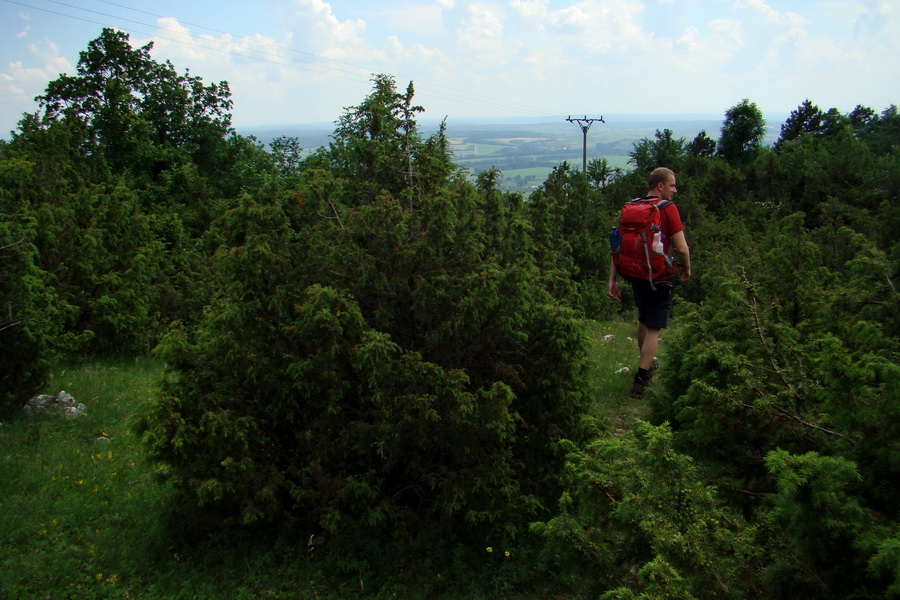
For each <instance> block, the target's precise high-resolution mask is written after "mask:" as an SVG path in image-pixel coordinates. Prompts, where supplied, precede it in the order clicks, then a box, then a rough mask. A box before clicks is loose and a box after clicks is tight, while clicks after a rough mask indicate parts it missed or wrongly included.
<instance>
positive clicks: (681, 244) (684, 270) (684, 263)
mask: <svg viewBox="0 0 900 600" xmlns="http://www.w3.org/2000/svg"><path fill="white" fill-rule="evenodd" d="M672 246H673V247H674V248H675V254H676V255H677V256H678V264H679V265H680V269H679V270H680V271H681V277H680V279H681V281H687V280H688V279H690V278H691V249H690V248H688V244H687V238H686V237H684V231H679V232H678V233H676V234H675V235H673V236H672Z"/></svg>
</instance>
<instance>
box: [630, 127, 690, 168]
mask: <svg viewBox="0 0 900 600" xmlns="http://www.w3.org/2000/svg"><path fill="white" fill-rule="evenodd" d="M674 135H675V134H674V133H673V132H672V130H671V129H663V130H662V131H660V130H659V129H657V130H656V135H655V139H653V140H650V139H647V138H644V139H642V140H641V141H640V142H638V143H637V144H635V145H634V150H633V151H631V152H629V153H628V156H629V157H630V158H629V160H628V162H629V163H631V164H633V165H634V167H635V170H636V171H638V172H640V173H650V171H652V170H653V169H655V168H656V167H668V168H670V169H672V170H674V171H676V172H677V171H678V170H679V169H680V167H681V163H682V160H683V159H684V156H685V144H684V138H675V137H674Z"/></svg>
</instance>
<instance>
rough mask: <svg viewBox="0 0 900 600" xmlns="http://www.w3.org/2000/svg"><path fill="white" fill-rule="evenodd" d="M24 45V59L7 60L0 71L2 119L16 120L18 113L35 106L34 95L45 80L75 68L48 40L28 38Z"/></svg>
mask: <svg viewBox="0 0 900 600" xmlns="http://www.w3.org/2000/svg"><path fill="white" fill-rule="evenodd" d="M27 49H28V54H29V61H28V62H25V61H21V60H17V61H11V62H9V63H7V64H6V67H5V68H4V69H3V70H2V71H0V97H2V98H3V102H2V105H3V108H2V112H0V114H2V117H3V121H4V122H14V121H18V119H19V118H20V117H21V115H22V113H32V112H34V111H35V110H37V104H36V103H35V102H34V98H35V96H38V95H40V94H42V93H43V92H44V90H45V89H46V87H47V83H48V82H50V81H52V80H54V79H57V78H58V77H59V76H60V75H61V74H63V73H72V72H74V70H75V69H74V67H73V66H72V64H71V63H70V62H69V61H68V60H66V58H64V57H63V56H61V55H60V51H59V48H58V47H57V46H56V44H54V43H53V42H50V41H49V40H41V41H38V42H31V43H29V44H28V45H27Z"/></svg>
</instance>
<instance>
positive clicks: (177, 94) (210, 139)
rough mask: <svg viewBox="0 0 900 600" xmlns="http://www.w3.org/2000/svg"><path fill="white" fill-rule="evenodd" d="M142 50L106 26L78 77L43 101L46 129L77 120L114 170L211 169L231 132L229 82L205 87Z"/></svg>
mask: <svg viewBox="0 0 900 600" xmlns="http://www.w3.org/2000/svg"><path fill="white" fill-rule="evenodd" d="M152 47H153V44H152V43H149V44H147V45H146V46H144V47H142V48H137V49H134V48H132V47H131V45H130V44H129V36H128V34H126V33H123V32H121V31H115V30H113V29H108V28H106V29H104V30H103V32H102V33H101V35H100V37H98V38H97V39H95V40H93V41H91V42H90V43H89V44H88V48H87V50H85V51H83V52H81V55H80V59H79V61H78V65H77V74H76V75H61V76H60V77H59V78H58V79H56V80H54V81H52V82H50V84H48V86H47V89H46V91H45V93H44V94H43V95H41V96H38V98H37V100H38V102H39V103H40V106H41V109H42V115H41V119H40V124H41V126H43V127H47V126H49V125H50V124H52V123H53V122H55V121H60V120H74V119H77V120H79V121H81V122H82V123H84V125H85V138H84V139H83V140H82V141H81V143H82V144H84V148H83V149H84V150H88V149H90V151H91V152H99V154H101V155H102V157H103V158H104V159H105V160H106V162H107V163H108V164H109V165H110V166H111V167H112V169H113V171H114V172H117V173H121V172H126V171H128V172H130V173H132V174H133V175H134V176H136V177H151V178H152V177H155V176H156V175H158V174H159V173H160V172H161V171H163V170H165V169H167V168H170V167H171V166H172V165H173V164H177V163H183V162H190V161H193V162H196V163H197V164H198V165H200V166H201V168H202V167H204V166H210V165H209V158H210V155H211V154H212V152H211V150H210V147H209V146H210V145H216V144H220V143H221V141H222V139H223V137H224V136H225V134H227V133H228V132H229V131H230V129H231V115H230V112H229V111H230V110H231V106H232V103H231V99H230V92H229V89H228V84H227V83H225V82H222V83H219V84H211V85H204V84H203V82H202V81H201V79H200V78H199V77H192V76H190V74H188V73H186V74H185V75H179V74H178V73H177V72H176V71H175V69H174V67H173V66H172V64H171V63H169V62H166V63H164V64H160V63H157V62H156V61H154V60H153V59H152V58H151V57H150V50H151V48H152Z"/></svg>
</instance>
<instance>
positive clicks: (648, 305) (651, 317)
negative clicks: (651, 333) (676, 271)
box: [628, 277, 675, 329]
mask: <svg viewBox="0 0 900 600" xmlns="http://www.w3.org/2000/svg"><path fill="white" fill-rule="evenodd" d="M628 282H629V283H630V284H631V291H632V292H633V293H634V303H635V304H636V305H637V309H638V323H643V324H644V325H646V326H647V327H650V328H653V329H665V328H666V326H667V325H668V324H669V316H670V315H671V314H672V302H673V300H674V299H675V284H674V283H673V282H671V281H662V282H660V281H658V282H656V283H655V284H654V285H656V290H654V289H653V288H652V287H650V282H649V281H646V280H644V279H632V278H630V277H629V278H628Z"/></svg>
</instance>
